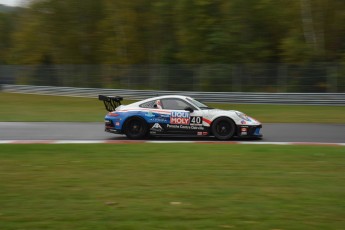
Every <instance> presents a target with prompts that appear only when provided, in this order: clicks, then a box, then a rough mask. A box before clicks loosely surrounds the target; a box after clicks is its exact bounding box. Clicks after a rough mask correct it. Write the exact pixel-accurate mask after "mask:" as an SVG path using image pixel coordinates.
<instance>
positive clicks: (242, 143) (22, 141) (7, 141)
mask: <svg viewBox="0 0 345 230" xmlns="http://www.w3.org/2000/svg"><path fill="white" fill-rule="evenodd" d="M137 143H151V144H175V143H182V144H185V143H195V144H241V145H308V146H345V143H326V142H322V143H319V142H265V141H259V142H258V141H253V142H251V141H135V140H0V144H137Z"/></svg>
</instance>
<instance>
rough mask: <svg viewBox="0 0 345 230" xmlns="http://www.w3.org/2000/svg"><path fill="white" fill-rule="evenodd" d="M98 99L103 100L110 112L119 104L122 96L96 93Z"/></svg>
mask: <svg viewBox="0 0 345 230" xmlns="http://www.w3.org/2000/svg"><path fill="white" fill-rule="evenodd" d="M98 100H100V101H103V103H104V106H105V109H106V110H108V111H109V112H112V111H115V109H116V108H117V107H119V106H120V105H121V101H122V100H123V97H119V96H104V95H98Z"/></svg>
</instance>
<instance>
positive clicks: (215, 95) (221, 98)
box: [1, 84, 345, 106]
mask: <svg viewBox="0 0 345 230" xmlns="http://www.w3.org/2000/svg"><path fill="white" fill-rule="evenodd" d="M1 88H2V91H3V92H10V93H24V94H41V95H55V96H73V97H90V98H96V97H98V95H99V94H104V95H113V96H122V97H124V98H125V99H130V100H142V99H146V98H149V97H154V96H160V95H172V94H178V95H186V96H190V97H193V98H195V99H198V100H201V101H203V102H217V103H232V104H291V105H339V106H345V93H247V92H192V91H154V90H129V89H99V88H73V87H53V86H33V85H8V84H3V85H2V86H1Z"/></svg>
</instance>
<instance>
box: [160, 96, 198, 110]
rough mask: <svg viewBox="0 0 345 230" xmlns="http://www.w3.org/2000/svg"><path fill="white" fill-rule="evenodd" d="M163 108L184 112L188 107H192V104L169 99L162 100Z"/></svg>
mask: <svg viewBox="0 0 345 230" xmlns="http://www.w3.org/2000/svg"><path fill="white" fill-rule="evenodd" d="M162 104H163V108H164V109H170V110H184V109H185V108H186V107H192V106H191V105H190V104H188V103H186V102H184V101H182V100H180V99H175V98H167V99H163V100H162Z"/></svg>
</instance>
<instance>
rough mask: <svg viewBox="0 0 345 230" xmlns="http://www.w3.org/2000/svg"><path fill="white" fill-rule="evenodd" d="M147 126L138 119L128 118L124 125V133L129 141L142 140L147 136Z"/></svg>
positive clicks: (143, 121)
mask: <svg viewBox="0 0 345 230" xmlns="http://www.w3.org/2000/svg"><path fill="white" fill-rule="evenodd" d="M148 129H149V127H148V125H147V123H146V121H145V120H143V119H142V118H139V117H134V118H130V119H129V120H128V121H127V122H126V125H125V128H124V133H125V134H126V136H127V137H128V138H129V139H137V140H138V139H144V138H146V137H147V136H148Z"/></svg>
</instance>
